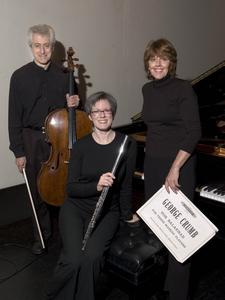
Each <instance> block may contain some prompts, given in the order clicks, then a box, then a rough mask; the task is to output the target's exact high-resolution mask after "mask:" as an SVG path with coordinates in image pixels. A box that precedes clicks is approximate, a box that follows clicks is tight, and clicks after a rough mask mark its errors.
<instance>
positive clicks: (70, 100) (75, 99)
mask: <svg viewBox="0 0 225 300" xmlns="http://www.w3.org/2000/svg"><path fill="white" fill-rule="evenodd" d="M66 101H67V106H68V107H77V106H78V105H79V102H80V98H79V96H78V95H72V96H69V94H66Z"/></svg>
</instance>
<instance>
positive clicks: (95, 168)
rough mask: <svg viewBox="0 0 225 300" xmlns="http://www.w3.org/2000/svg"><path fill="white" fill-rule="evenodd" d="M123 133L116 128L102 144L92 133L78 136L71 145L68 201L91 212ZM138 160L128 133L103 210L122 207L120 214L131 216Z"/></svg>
mask: <svg viewBox="0 0 225 300" xmlns="http://www.w3.org/2000/svg"><path fill="white" fill-rule="evenodd" d="M123 139H124V135H123V134H121V133H119V132H117V133H116V136H115V138H114V140H113V141H112V142H111V143H109V144H107V145H101V144H98V143H96V142H95V141H94V139H93V137H92V135H91V134H90V135H87V136H86V137H84V138H82V139H80V140H78V141H77V142H76V143H75V144H74V146H73V149H72V153H71V158H70V163H69V174H68V187H67V193H68V196H69V199H68V200H69V201H72V202H73V203H74V205H77V206H78V207H79V208H81V209H83V210H85V211H86V212H88V213H90V214H92V213H93V211H94V209H95V205H96V203H97V201H98V199H99V196H100V194H101V192H99V191H97V183H98V181H99V178H100V176H101V175H102V174H103V173H106V172H111V170H112V168H113V166H114V163H115V161H116V158H117V156H118V153H119V148H120V145H121V144H122V142H123ZM135 163H136V142H135V141H134V140H133V139H131V138H130V137H129V142H128V145H127V147H125V150H124V153H123V155H122V159H121V162H120V164H119V165H118V168H117V171H116V173H115V177H116V179H115V180H114V184H113V186H112V187H111V188H110V189H109V192H108V194H107V198H106V200H105V203H104V210H105V211H107V210H120V212H121V218H122V219H125V220H129V219H131V218H132V178H133V173H134V169H135Z"/></svg>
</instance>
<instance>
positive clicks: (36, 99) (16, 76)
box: [9, 62, 77, 157]
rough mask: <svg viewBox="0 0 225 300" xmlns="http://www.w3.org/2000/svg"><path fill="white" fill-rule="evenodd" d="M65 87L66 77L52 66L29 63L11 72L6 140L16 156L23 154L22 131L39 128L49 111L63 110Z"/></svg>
mask: <svg viewBox="0 0 225 300" xmlns="http://www.w3.org/2000/svg"><path fill="white" fill-rule="evenodd" d="M68 85H69V84H68V74H66V73H64V72H63V71H62V70H61V69H60V68H58V67H57V66H56V65H54V64H53V63H51V64H50V65H49V67H48V69H46V70H45V69H44V68H42V67H39V66H38V65H36V64H35V63H34V62H30V63H28V64H26V65H25V66H23V67H21V68H19V69H18V70H16V71H15V72H14V73H13V75H12V77H11V81H10V92H9V139H10V150H12V151H13V152H14V154H15V156H16V157H21V156H24V155H25V153H24V147H23V140H22V130H23V128H26V127H31V128H41V127H42V126H44V122H45V119H46V117H47V115H48V114H49V113H50V112H51V111H53V110H54V109H57V108H63V107H66V93H67V92H68V89H69V86H68ZM76 92H77V91H76Z"/></svg>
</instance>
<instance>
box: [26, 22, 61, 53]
mask: <svg viewBox="0 0 225 300" xmlns="http://www.w3.org/2000/svg"><path fill="white" fill-rule="evenodd" d="M35 33H37V34H40V35H43V36H47V37H49V41H50V44H51V46H52V47H53V46H54V44H55V31H54V29H53V28H52V27H51V26H49V25H46V24H39V25H34V26H32V27H30V28H29V29H28V32H27V37H28V45H29V46H30V47H31V46H32V37H33V34H35Z"/></svg>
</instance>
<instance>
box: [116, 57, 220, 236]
mask: <svg viewBox="0 0 225 300" xmlns="http://www.w3.org/2000/svg"><path fill="white" fill-rule="evenodd" d="M191 84H192V86H193V89H194V90H195V92H196V94H197V96H198V103H199V113H200V119H201V125H202V139H201V140H200V141H199V143H198V145H197V147H196V152H197V156H198V160H197V161H198V162H197V188H196V201H195V202H196V203H195V204H196V205H197V206H199V208H200V209H201V210H202V211H203V212H204V213H205V214H206V215H207V216H208V217H209V218H210V219H211V220H212V222H214V223H215V225H217V226H218V227H219V229H221V226H222V227H224V232H225V221H224V219H225V218H224V216H225V61H223V62H221V63H220V64H218V65H216V66H215V67H213V68H211V69H210V70H208V71H207V72H205V73H203V74H202V75H200V76H198V77H197V78H196V79H194V80H192V81H191ZM131 119H132V123H131V124H128V125H124V126H120V127H116V128H115V129H116V130H119V131H121V132H124V133H126V134H129V135H132V136H133V137H134V138H135V139H136V141H137V143H138V155H137V164H136V172H135V186H137V185H138V186H139V188H141V189H142V196H141V194H140V196H141V197H143V163H144V149H145V139H146V126H145V124H144V123H143V121H142V119H141V113H139V114H137V115H135V116H134V117H132V118H131ZM141 181H142V184H141V183H140V182H141ZM138 182H139V183H138ZM140 185H141V186H140ZM135 191H136V192H137V188H136V187H135ZM220 223H221V224H220ZM220 232H221V231H220Z"/></svg>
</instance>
